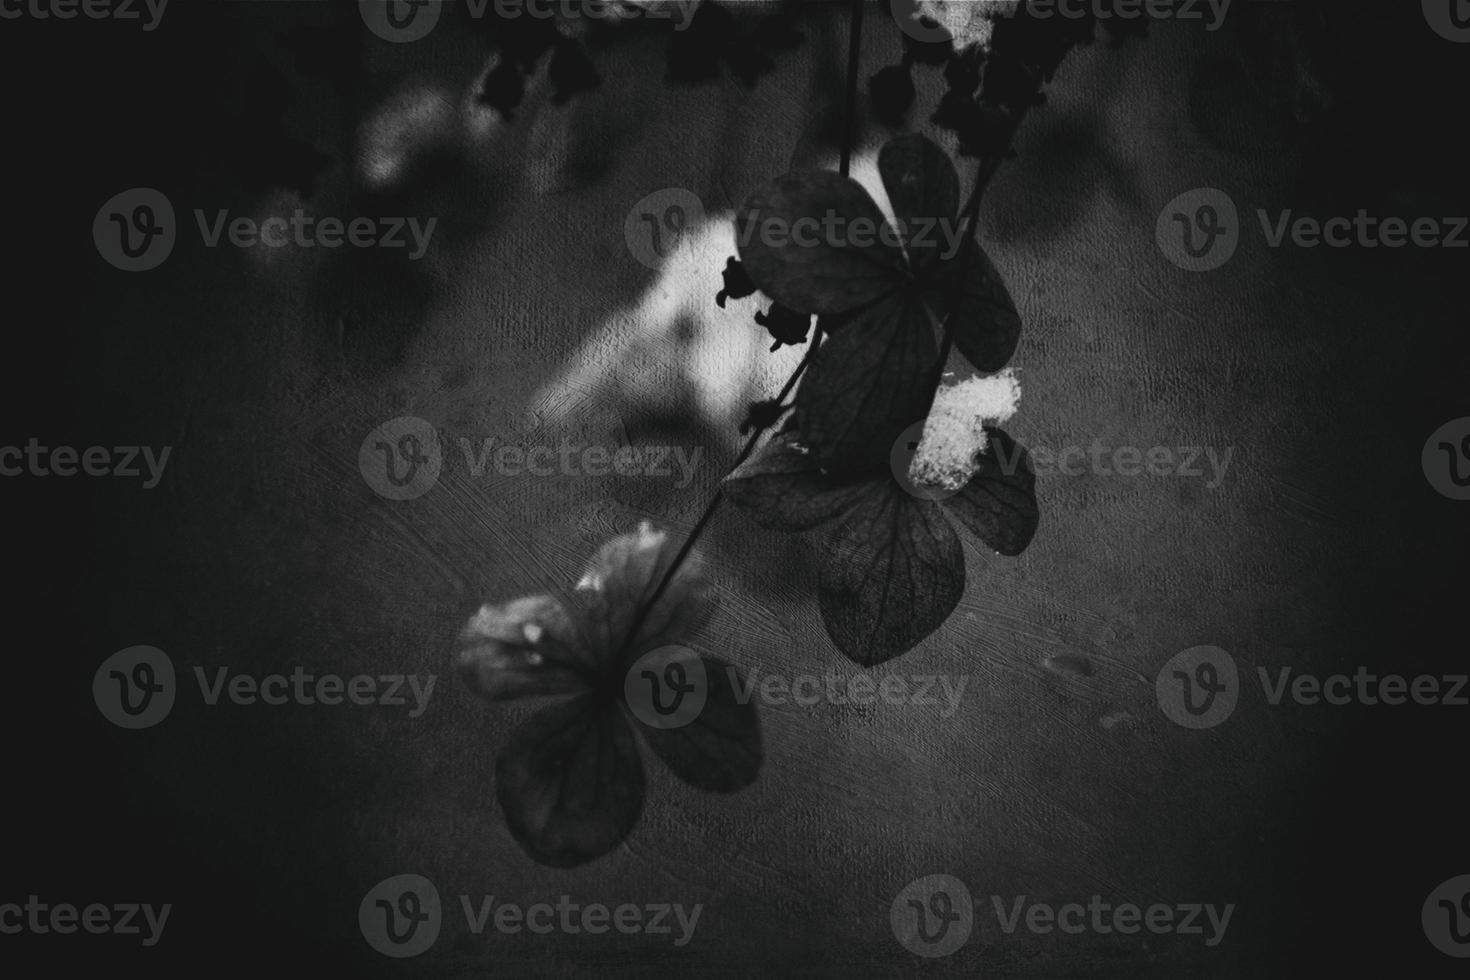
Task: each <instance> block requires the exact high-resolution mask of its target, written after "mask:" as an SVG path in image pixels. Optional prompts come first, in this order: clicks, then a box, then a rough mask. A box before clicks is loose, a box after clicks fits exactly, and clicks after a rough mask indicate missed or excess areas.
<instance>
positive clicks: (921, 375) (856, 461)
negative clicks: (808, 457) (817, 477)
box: [796, 295, 939, 474]
mask: <svg viewBox="0 0 1470 980" xmlns="http://www.w3.org/2000/svg"><path fill="white" fill-rule="evenodd" d="M938 360H939V347H938V345H937V344H936V343H935V340H934V325H933V322H932V320H931V317H930V314H929V311H928V310H927V309H926V308H925V307H924V305H923V304H922V303H921V302H919V301H918V300H917V299H916V298H913V297H910V296H906V295H900V296H895V297H893V298H890V299H888V300H885V301H883V302H881V303H878V304H876V305H875V306H872V307H869V308H868V309H866V310H864V311H863V312H862V313H861V314H860V315H859V316H858V317H857V318H856V319H855V320H854V321H853V322H852V323H850V324H848V325H847V326H846V327H844V328H843V329H842V330H841V331H840V332H838V333H837V334H835V335H834V336H833V337H832V339H831V340H829V341H828V342H827V343H826V344H824V345H822V346H821V347H820V348H818V349H817V353H816V355H815V357H814V358H813V360H812V365H811V367H810V368H809V369H808V370H807V375H806V378H805V379H804V380H803V381H802V384H801V387H800V388H799V389H797V392H796V417H797V423H798V425H799V427H800V429H801V434H802V438H803V440H804V441H805V442H806V443H807V444H808V445H809V446H810V447H811V449H812V451H813V453H815V454H816V459H817V462H818V464H819V465H820V466H821V467H822V468H823V469H825V470H828V471H830V472H832V473H836V474H850V473H861V472H866V471H867V470H871V469H873V468H874V467H876V466H884V465H886V464H887V461H888V458H889V455H890V453H891V452H892V449H893V443H894V440H896V439H897V438H898V437H899V436H900V435H901V434H902V433H903V431H904V430H905V429H907V428H908V427H909V426H911V425H913V424H914V423H915V422H916V421H918V420H919V419H922V418H923V417H924V413H925V412H926V411H928V408H929V397H930V388H931V385H932V382H933V379H934V368H935V364H936V363H937V362H938Z"/></svg>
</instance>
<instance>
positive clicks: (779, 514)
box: [724, 432, 863, 531]
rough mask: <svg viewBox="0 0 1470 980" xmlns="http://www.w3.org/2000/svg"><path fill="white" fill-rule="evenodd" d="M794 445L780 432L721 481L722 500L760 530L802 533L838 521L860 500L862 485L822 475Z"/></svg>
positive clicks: (806, 453) (793, 438)
mask: <svg viewBox="0 0 1470 980" xmlns="http://www.w3.org/2000/svg"><path fill="white" fill-rule="evenodd" d="M799 439H800V436H799V435H798V434H797V433H795V432H782V433H781V434H779V435H777V436H775V437H774V438H773V439H771V441H770V442H768V443H766V444H765V445H764V446H762V447H761V449H760V450H759V451H758V452H757V453H756V454H755V455H754V456H752V457H751V458H750V459H748V460H746V461H745V462H744V463H742V464H741V465H740V466H739V467H737V468H736V469H735V470H734V471H733V472H732V473H731V474H730V475H729V476H727V477H725V483H724V492H725V495H726V496H727V497H728V498H729V499H730V501H731V502H732V503H734V504H735V505H736V506H738V507H740V508H742V509H743V510H746V511H749V512H750V516H751V517H753V518H754V519H755V521H756V523H757V524H760V525H761V526H762V527H768V528H771V529H773V530H777V531H807V530H810V529H811V528H813V527H816V526H817V525H818V524H821V523H824V522H826V521H831V520H835V519H836V518H838V517H841V516H842V515H843V514H844V513H846V512H847V510H848V508H850V507H852V506H853V504H855V503H856V502H857V501H858V500H859V499H860V497H861V495H862V488H863V484H862V483H854V482H852V481H844V480H839V479H837V478H834V477H830V476H827V475H825V474H823V473H822V472H821V470H820V469H819V468H818V466H817V460H816V457H815V456H814V455H813V454H812V453H811V452H810V451H809V450H807V449H806V448H805V447H803V446H802V445H801V444H800V442H799Z"/></svg>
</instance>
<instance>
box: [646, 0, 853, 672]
mask: <svg viewBox="0 0 1470 980" xmlns="http://www.w3.org/2000/svg"><path fill="white" fill-rule="evenodd" d="M863 3H864V0H852V34H851V36H850V41H849V45H848V58H847V111H846V118H845V122H844V124H843V132H842V163H841V172H842V176H844V177H846V176H847V175H848V170H849V168H850V167H851V164H852V144H853V125H854V120H855V118H856V116H857V85H858V69H859V67H860V65H861V61H862V58H861V55H862V34H863ZM820 322H821V321H820V320H818V324H820ZM821 344H822V328H821V326H820V325H819V326H816V327H813V328H812V339H811V343H810V344H808V345H807V349H806V356H804V357H803V358H802V359H801V363H800V364H798V365H797V366H796V370H794V371H792V372H791V377H789V378H787V379H786V384H785V385H783V386H782V388H781V393H780V394H779V395H777V396H776V404H778V405H780V404H782V403H784V402H785V401H786V398H787V396H789V395H790V394H791V391H792V389H794V388H795V387H796V382H797V381H799V380H801V376H802V375H803V374H805V373H806V369H807V366H808V365H810V364H811V362H812V358H813V357H815V356H816V353H817V348H819V347H820V346H821ZM774 424H775V423H774V422H772V423H771V424H769V425H762V426H757V427H756V430H755V431H754V432H752V433H751V434H750V438H749V439H747V440H746V442H745V448H744V449H742V450H741V451H740V455H739V456H738V457H736V459H735V464H734V465H733V466H732V467H731V470H732V471H733V470H735V469H738V468H739V467H740V466H741V464H743V463H744V462H745V461H746V460H747V459H749V458H750V456H751V454H752V453H754V452H755V448H756V446H757V445H759V443H760V439H761V437H762V436H763V435H765V433H766V430H768V429H770V428H771V427H772V425H774ZM724 499H725V494H724V492H723V491H722V490H716V491H715V494H714V496H713V497H711V498H710V501H709V503H708V504H707V505H705V508H704V513H702V514H700V515H699V520H697V521H695V522H694V527H693V529H691V530H690V532H689V534H688V536H687V537H685V539H684V543H683V544H682V545H680V546H679V550H678V551H677V552H675V554H674V558H673V561H671V562H669V567H668V569H667V570H666V571H665V572H664V574H663V577H662V578H660V579H659V582H658V585H657V587H655V588H654V590H653V594H652V595H651V596H649V598H648V601H646V602H644V603H643V604H642V605H641V606H640V607H639V609H638V615H637V616H635V617H634V619H633V625H632V626H631V627H630V628H629V629H628V635H627V638H626V639H625V640H624V641H623V649H622V650H621V651H620V652H619V656H618V659H619V660H622V659H623V658H624V657H625V656H626V655H627V653H628V647H630V646H631V645H632V644H633V642H634V640H635V639H636V638H637V636H638V631H639V630H641V629H643V625H644V623H646V622H647V621H648V616H649V614H650V613H652V612H653V608H654V607H655V606H657V605H658V602H659V600H660V599H662V598H663V596H664V593H665V592H667V591H668V588H669V585H670V584H671V583H672V582H673V581H674V576H675V575H677V574H678V572H679V569H680V568H681V567H683V565H684V562H685V561H687V560H688V558H689V554H690V552H692V551H693V550H694V545H695V543H696V542H697V541H698V540H699V537H700V535H702V534H703V533H704V529H705V528H706V527H707V526H708V525H709V522H710V521H711V520H712V519H713V518H714V516H715V513H716V512H717V511H718V510H719V509H720V504H721V503H722V502H723V501H724Z"/></svg>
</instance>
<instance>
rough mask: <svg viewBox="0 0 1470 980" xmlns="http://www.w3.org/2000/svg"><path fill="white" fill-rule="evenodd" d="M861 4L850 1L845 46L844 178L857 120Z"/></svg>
mask: <svg viewBox="0 0 1470 980" xmlns="http://www.w3.org/2000/svg"><path fill="white" fill-rule="evenodd" d="M863 3H864V0H852V33H851V34H850V35H849V37H848V44H847V110H846V113H845V115H844V117H843V121H842V162H841V165H840V167H839V168H838V172H839V173H841V174H842V176H844V177H846V176H847V174H848V170H849V169H850V168H851V166H852V145H853V122H854V120H855V119H856V118H857V84H858V65H859V63H860V62H861V60H862V53H863Z"/></svg>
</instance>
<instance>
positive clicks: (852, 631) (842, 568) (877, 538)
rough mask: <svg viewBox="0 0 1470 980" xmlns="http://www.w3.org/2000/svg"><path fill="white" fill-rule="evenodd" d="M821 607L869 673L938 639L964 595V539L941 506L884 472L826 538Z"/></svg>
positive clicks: (836, 638) (840, 642)
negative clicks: (927, 640)
mask: <svg viewBox="0 0 1470 980" xmlns="http://www.w3.org/2000/svg"><path fill="white" fill-rule="evenodd" d="M824 547H825V550H826V552H827V554H826V560H825V561H824V562H823V564H822V571H821V577H820V582H819V585H818V593H817V598H818V603H819V605H820V606H821V610H822V622H823V624H824V625H825V626H826V628H827V634H828V635H829V636H830V637H832V641H833V642H834V643H836V644H837V648H838V649H839V650H841V651H842V652H843V654H844V655H846V656H847V657H848V658H849V659H851V660H854V661H856V662H857V663H860V664H862V665H863V666H865V667H871V666H874V665H875V664H880V663H883V662H884V661H886V660H891V659H893V658H894V657H897V656H899V655H900V654H902V653H906V652H907V651H908V650H910V649H912V648H913V647H914V646H915V645H916V644H918V643H919V641H921V640H923V639H924V638H925V637H926V636H928V635H929V634H931V633H933V632H934V631H935V630H937V629H938V628H939V627H940V626H941V625H943V623H944V621H945V620H946V619H948V618H949V614H950V613H952V612H953V611H954V608H955V606H957V605H958V604H959V601H960V597H961V596H962V595H964V592H965V556H964V549H963V548H962V547H961V545H960V540H959V536H958V535H956V534H955V532H954V529H953V528H952V527H950V524H949V520H948V519H947V518H946V517H945V516H944V512H943V510H942V509H941V508H940V506H939V505H938V504H937V503H934V502H933V501H928V500H921V499H918V498H915V497H912V496H910V495H908V494H907V493H905V492H904V491H903V490H902V489H900V487H899V485H898V484H897V483H896V482H895V481H893V480H892V479H890V478H888V476H887V475H886V474H885V475H884V476H883V477H882V478H880V479H878V480H875V481H874V483H873V484H872V490H871V491H870V492H869V493H868V494H866V495H865V497H864V500H863V502H862V504H861V505H860V506H858V507H856V508H854V509H853V510H852V511H851V512H850V513H849V514H848V515H847V516H846V517H845V518H843V519H842V520H840V521H838V522H836V524H834V525H833V526H832V527H831V528H830V529H829V530H828V533H827V540H826V542H825V545H824Z"/></svg>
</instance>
